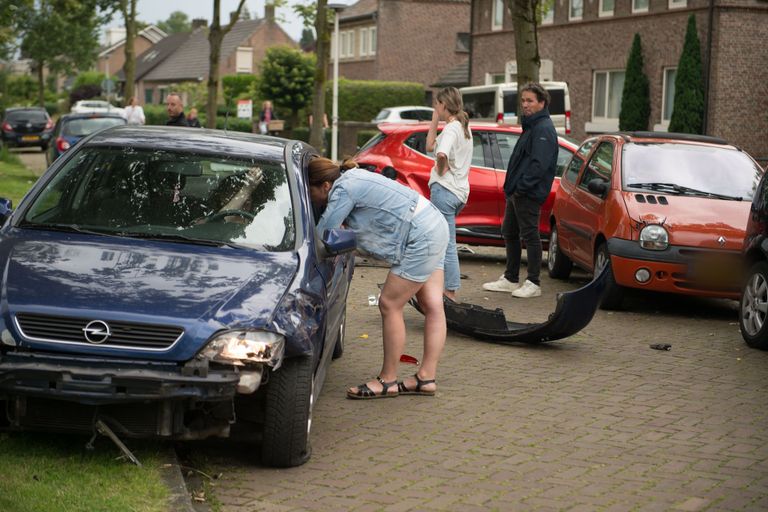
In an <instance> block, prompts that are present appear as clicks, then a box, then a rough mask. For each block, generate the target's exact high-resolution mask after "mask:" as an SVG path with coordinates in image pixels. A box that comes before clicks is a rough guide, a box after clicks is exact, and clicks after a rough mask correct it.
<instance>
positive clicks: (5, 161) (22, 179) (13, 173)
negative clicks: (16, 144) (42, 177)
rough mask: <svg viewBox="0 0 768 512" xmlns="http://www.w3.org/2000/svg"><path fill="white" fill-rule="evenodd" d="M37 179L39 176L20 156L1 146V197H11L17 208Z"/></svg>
mask: <svg viewBox="0 0 768 512" xmlns="http://www.w3.org/2000/svg"><path fill="white" fill-rule="evenodd" d="M35 181H37V176H35V174H34V173H33V172H32V171H30V170H29V169H27V168H26V167H25V166H24V164H22V163H21V160H20V159H19V157H18V156H16V155H15V154H13V153H11V152H9V151H8V148H6V147H5V146H3V147H2V148H0V197H4V198H6V199H10V200H11V201H12V202H13V207H14V208H16V206H18V204H19V201H21V198H22V197H24V194H26V193H27V190H29V189H30V188H32V185H34V183H35Z"/></svg>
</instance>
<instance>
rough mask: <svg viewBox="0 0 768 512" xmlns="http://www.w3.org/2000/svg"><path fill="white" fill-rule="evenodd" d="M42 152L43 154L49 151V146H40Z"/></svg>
mask: <svg viewBox="0 0 768 512" xmlns="http://www.w3.org/2000/svg"><path fill="white" fill-rule="evenodd" d="M40 151H43V152H46V151H48V144H43V145H42V146H40Z"/></svg>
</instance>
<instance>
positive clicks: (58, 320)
mask: <svg viewBox="0 0 768 512" xmlns="http://www.w3.org/2000/svg"><path fill="white" fill-rule="evenodd" d="M93 320H95V319H93V318H72V317H64V316H52V315H40V314H36V313H19V314H17V315H16V323H17V325H18V327H19V330H20V331H21V334H22V335H23V336H24V337H25V338H29V339H31V340H35V341H47V342H53V343H76V344H83V345H89V346H93V345H94V344H95V343H93V342H89V341H88V339H87V338H86V337H85V332H84V329H85V327H86V326H87V325H88V324H89V323H91V322H92V321H93ZM104 323H105V324H107V325H108V326H109V331H110V333H111V334H110V336H108V337H107V339H105V340H104V341H103V342H101V343H97V344H96V345H97V346H102V347H119V348H128V349H137V350H164V349H167V348H168V347H170V346H171V345H173V344H174V343H175V342H176V340H178V339H179V338H180V337H181V335H182V334H184V329H182V328H181V327H177V326H168V325H152V324H138V323H133V322H120V321H108V322H104Z"/></svg>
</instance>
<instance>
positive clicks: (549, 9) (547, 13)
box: [539, 2, 555, 25]
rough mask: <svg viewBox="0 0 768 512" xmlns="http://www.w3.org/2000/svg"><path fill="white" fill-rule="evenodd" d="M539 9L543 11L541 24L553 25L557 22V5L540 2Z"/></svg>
mask: <svg viewBox="0 0 768 512" xmlns="http://www.w3.org/2000/svg"><path fill="white" fill-rule="evenodd" d="M539 8H540V9H541V13H540V14H541V24H542V25H551V24H552V22H554V21H555V3H554V2H551V3H550V2H539Z"/></svg>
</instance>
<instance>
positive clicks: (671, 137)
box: [587, 131, 736, 149]
mask: <svg viewBox="0 0 768 512" xmlns="http://www.w3.org/2000/svg"><path fill="white" fill-rule="evenodd" d="M603 136H608V137H612V138H615V139H622V140H623V141H624V142H634V143H664V142H667V143H670V142H671V143H681V144H710V145H716V146H724V147H727V148H730V149H736V146H734V145H732V144H729V143H728V141H727V140H725V139H723V138H720V137H712V136H710V135H698V134H693V133H675V132H647V131H634V132H614V133H606V134H604V135H603ZM587 140H589V139H587Z"/></svg>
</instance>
